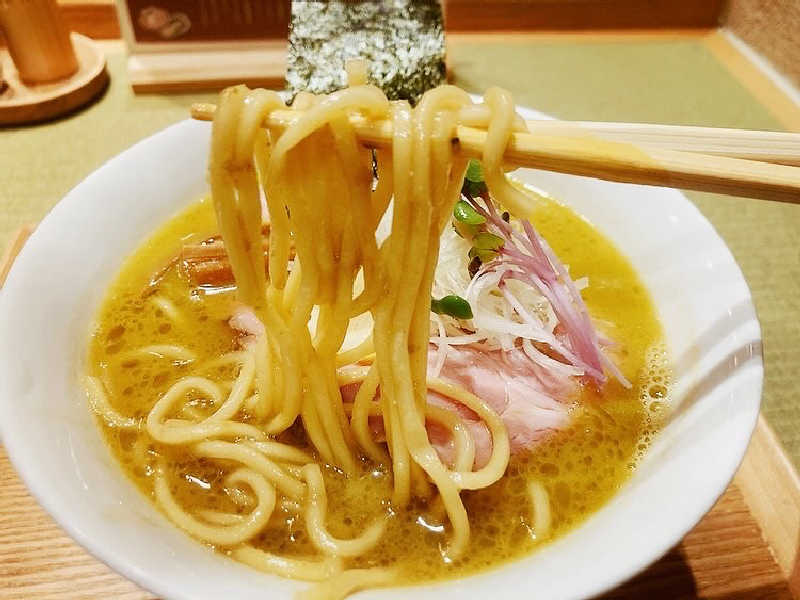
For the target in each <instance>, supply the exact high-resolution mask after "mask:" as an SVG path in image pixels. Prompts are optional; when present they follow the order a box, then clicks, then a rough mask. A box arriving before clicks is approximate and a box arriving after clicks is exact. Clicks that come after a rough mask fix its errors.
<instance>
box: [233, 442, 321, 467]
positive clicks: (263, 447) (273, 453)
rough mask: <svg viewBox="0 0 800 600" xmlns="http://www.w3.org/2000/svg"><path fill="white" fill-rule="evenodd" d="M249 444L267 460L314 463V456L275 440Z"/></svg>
mask: <svg viewBox="0 0 800 600" xmlns="http://www.w3.org/2000/svg"><path fill="white" fill-rule="evenodd" d="M248 444H249V445H250V446H252V447H253V448H255V449H256V450H258V451H259V452H261V453H262V454H263V455H264V456H266V457H267V458H271V459H274V460H278V461H284V462H290V463H300V464H305V463H310V462H314V457H313V456H311V455H310V454H308V453H307V452H303V451H302V450H300V448H295V447H294V446H290V445H289V444H282V443H280V442H276V441H273V440H265V441H263V442H248Z"/></svg>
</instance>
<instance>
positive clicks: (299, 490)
mask: <svg viewBox="0 0 800 600" xmlns="http://www.w3.org/2000/svg"><path fill="white" fill-rule="evenodd" d="M193 450H194V452H195V454H197V455H198V456H206V457H208V458H215V459H220V460H232V461H236V462H240V463H242V464H243V465H245V466H247V467H249V468H250V469H252V470H253V471H256V472H257V473H259V474H261V475H263V476H264V477H265V478H266V479H267V481H269V482H270V483H271V484H273V485H274V486H275V487H276V488H278V490H279V491H280V492H281V493H282V494H284V495H286V496H288V497H290V498H292V499H295V500H300V499H302V498H303V496H304V495H305V486H304V485H303V483H302V482H301V481H299V480H297V479H295V478H294V477H292V476H291V475H290V474H289V473H288V472H287V471H286V470H285V469H283V468H281V466H280V465H278V464H276V463H275V462H273V461H271V460H270V459H268V458H267V457H266V456H264V455H263V454H262V453H261V452H260V451H259V450H256V449H255V448H252V447H250V446H247V445H246V444H238V443H235V442H224V441H219V440H214V441H208V442H200V443H198V444H195V445H194V447H193Z"/></svg>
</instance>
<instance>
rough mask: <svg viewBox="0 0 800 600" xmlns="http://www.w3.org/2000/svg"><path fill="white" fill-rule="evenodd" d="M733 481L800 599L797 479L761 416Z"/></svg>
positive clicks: (799, 486) (799, 482)
mask: <svg viewBox="0 0 800 600" xmlns="http://www.w3.org/2000/svg"><path fill="white" fill-rule="evenodd" d="M734 482H735V483H736V485H738V486H739V489H740V490H741V492H742V496H743V497H744V500H745V503H746V504H747V506H748V507H749V508H750V512H751V513H752V514H753V517H754V518H755V520H756V522H757V523H758V525H759V527H761V535H762V536H763V538H764V541H766V543H767V545H768V546H769V548H770V550H771V551H772V554H773V556H774V557H775V560H776V562H777V563H778V566H779V567H780V568H781V571H782V572H783V574H784V576H785V577H786V580H787V582H788V584H789V589H790V590H791V592H792V595H794V597H795V598H797V597H800V562H798V558H799V557H798V554H799V553H798V545H800V477H799V476H798V474H797V471H796V469H795V468H794V465H793V464H792V462H791V460H790V459H789V457H788V456H787V455H786V453H785V452H784V449H783V446H782V445H781V443H780V441H779V440H778V437H777V436H776V435H775V432H774V431H773V430H772V427H770V426H769V423H767V420H766V419H765V418H764V415H763V414H762V415H759V417H758V423H757V424H756V428H755V431H754V432H753V437H752V438H751V440H750V446H749V447H748V449H747V454H745V456H744V459H743V460H742V464H741V466H740V467H739V470H738V471H737V473H736V476H735V477H734Z"/></svg>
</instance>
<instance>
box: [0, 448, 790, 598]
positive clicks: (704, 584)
mask: <svg viewBox="0 0 800 600" xmlns="http://www.w3.org/2000/svg"><path fill="white" fill-rule="evenodd" d="M610 543H613V540H610ZM265 597H266V596H265ZM0 598H3V599H6V598H19V599H23V598H24V599H30V600H35V599H44V598H59V599H78V598H120V599H125V600H140V599H141V600H143V599H145V598H154V596H153V595H152V594H150V593H148V592H145V591H144V590H142V589H140V588H138V587H137V586H136V585H134V584H133V583H131V582H129V581H128V580H126V579H125V578H123V577H121V576H120V575H117V574H116V573H114V572H113V571H111V570H110V569H109V568H108V567H106V566H105V565H104V564H103V563H101V562H99V561H97V560H96V559H95V558H93V557H92V556H91V555H89V554H88V553H87V552H86V551H85V550H84V549H83V548H81V547H80V546H78V545H77V544H76V543H75V542H74V541H72V539H70V538H69V536H67V535H66V534H65V533H64V532H63V531H62V530H61V528H60V527H59V526H58V525H56V523H55V522H54V521H53V520H52V519H51V518H50V517H49V516H48V515H47V514H46V513H45V512H44V510H42V508H41V507H40V506H39V505H38V504H37V503H36V501H35V500H34V499H33V497H31V495H30V494H28V492H27V490H26V489H25V486H24V484H23V483H22V481H20V479H19V477H18V476H17V474H16V472H15V471H14V469H13V467H12V466H11V464H10V463H9V461H8V458H7V457H6V455H5V452H4V451H3V450H2V448H1V447H0ZM603 598H604V600H612V599H614V600H634V599H637V600H638V599H645V598H647V599H656V600H661V599H663V600H678V599H682V598H685V599H690V598H713V599H720V600H722V599H725V600H733V599H734V598H741V599H745V598H748V599H753V600H768V599H769V600H772V599H774V600H791V598H792V595H791V593H790V592H789V588H788V585H787V583H786V581H785V579H784V577H783V574H782V573H781V570H780V569H779V568H778V565H777V563H776V562H775V560H774V558H773V557H772V554H771V553H770V550H769V548H768V547H767V545H766V544H765V543H764V541H763V540H762V538H761V531H760V529H759V526H758V523H756V522H755V520H754V519H753V516H752V515H751V514H750V511H749V510H748V507H747V505H746V504H745V502H744V500H743V498H742V494H741V492H740V491H739V489H738V488H737V487H736V485H731V487H730V488H729V489H728V491H727V492H726V493H725V495H724V496H723V497H722V498H721V499H720V500H719V502H717V504H716V506H715V507H714V508H713V510H712V511H711V512H710V513H709V514H708V515H706V517H705V518H704V519H703V521H702V522H701V523H700V524H699V525H698V526H697V527H696V528H695V529H694V530H693V531H692V532H691V533H690V534H689V535H687V536H686V538H685V539H684V540H683V542H681V544H680V545H678V546H677V547H676V548H674V549H673V550H671V551H670V552H669V553H668V554H667V555H666V556H665V557H664V558H662V559H661V560H660V561H658V562H657V563H655V564H654V565H652V566H651V567H650V568H649V569H647V570H646V571H645V572H644V573H642V574H640V575H639V576H637V577H635V578H634V579H632V580H631V581H629V582H628V583H626V584H625V585H623V586H622V587H620V588H618V589H616V590H614V591H613V592H611V593H609V594H607V595H606V596H604V597H603ZM542 600H546V599H544V598H543V599H542Z"/></svg>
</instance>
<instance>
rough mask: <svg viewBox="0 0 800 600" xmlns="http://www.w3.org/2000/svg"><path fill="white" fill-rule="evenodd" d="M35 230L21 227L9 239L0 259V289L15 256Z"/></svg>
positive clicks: (29, 227)
mask: <svg viewBox="0 0 800 600" xmlns="http://www.w3.org/2000/svg"><path fill="white" fill-rule="evenodd" d="M35 228H36V226H35V225H23V226H22V227H20V228H19V229H18V230H17V231H16V232H15V233H14V235H13V236H12V237H11V241H10V242H9V243H8V246H6V249H5V251H4V252H3V257H2V258H0V288H1V287H3V284H4V283H5V282H6V277H8V273H9V271H11V265H13V264H14V259H15V258H17V255H18V254H19V253H20V251H21V250H22V247H23V246H24V245H25V242H26V241H28V238H29V237H30V236H31V234H32V233H33V230H34V229H35Z"/></svg>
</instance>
